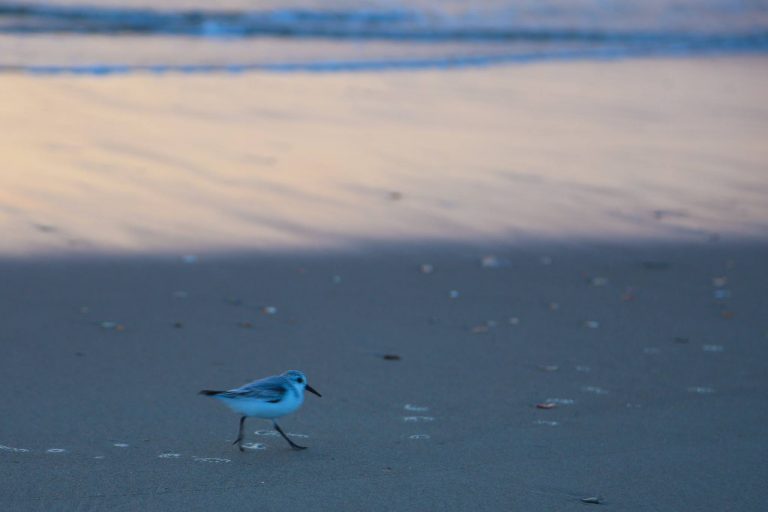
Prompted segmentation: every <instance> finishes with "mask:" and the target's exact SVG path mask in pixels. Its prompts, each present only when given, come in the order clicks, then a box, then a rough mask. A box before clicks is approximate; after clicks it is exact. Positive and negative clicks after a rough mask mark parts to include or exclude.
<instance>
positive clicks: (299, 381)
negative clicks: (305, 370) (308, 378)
mask: <svg viewBox="0 0 768 512" xmlns="http://www.w3.org/2000/svg"><path fill="white" fill-rule="evenodd" d="M296 382H298V383H299V384H304V379H302V378H301V377H299V378H298V379H296Z"/></svg>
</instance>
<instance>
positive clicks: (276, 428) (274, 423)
mask: <svg viewBox="0 0 768 512" xmlns="http://www.w3.org/2000/svg"><path fill="white" fill-rule="evenodd" d="M272 424H273V425H274V426H275V430H277V431H278V432H279V433H280V435H281V436H283V439H285V440H286V441H288V444H289V445H291V448H293V449H294V450H306V449H307V447H306V446H299V445H298V444H296V443H294V442H293V441H291V440H290V439H288V436H287V435H285V432H283V429H281V428H280V425H278V424H277V422H276V421H275V420H272Z"/></svg>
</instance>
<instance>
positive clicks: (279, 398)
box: [199, 370, 323, 452]
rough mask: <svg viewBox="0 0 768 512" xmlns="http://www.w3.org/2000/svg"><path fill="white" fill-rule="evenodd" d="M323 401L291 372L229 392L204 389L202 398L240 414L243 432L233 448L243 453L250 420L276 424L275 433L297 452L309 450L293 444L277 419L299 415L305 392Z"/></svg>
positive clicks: (304, 378) (302, 378)
mask: <svg viewBox="0 0 768 512" xmlns="http://www.w3.org/2000/svg"><path fill="white" fill-rule="evenodd" d="M305 389H306V390H307V391H309V392H310V393H314V394H315V395H317V396H319V397H322V396H323V395H321V394H320V393H318V392H317V390H316V389H314V388H313V387H312V386H310V385H309V383H308V382H307V376H306V375H304V373H303V372H300V371H298V370H288V371H287V372H285V373H283V374H281V375H272V376H271V377H266V378H263V379H259V380H255V381H253V382H249V383H248V384H245V385H243V386H240V387H239V388H235V389H230V390H229V391H214V390H211V389H203V390H202V391H200V392H199V394H200V395H204V396H212V397H214V398H216V399H218V400H220V401H221V402H223V403H224V404H225V405H226V406H227V407H229V408H230V409H232V410H233V411H235V412H236V413H238V414H240V429H239V430H238V433H237V439H235V442H234V443H232V444H236V445H237V447H238V448H239V449H240V451H241V452H244V451H245V449H244V448H243V426H244V425H245V420H246V418H261V419H266V420H272V425H273V426H274V427H275V430H276V431H277V432H278V433H279V434H280V435H281V436H283V439H285V440H286V441H288V444H289V445H291V448H293V449H294V450H305V449H306V448H307V447H306V446H300V445H298V444H296V443H294V442H293V441H291V440H290V439H289V438H288V436H287V435H285V432H283V429H281V428H280V425H278V424H277V421H275V419H276V418H279V417H281V416H285V415H286V414H290V413H292V412H294V411H296V410H297V409H298V408H299V407H301V404H302V403H303V402H304V390H305Z"/></svg>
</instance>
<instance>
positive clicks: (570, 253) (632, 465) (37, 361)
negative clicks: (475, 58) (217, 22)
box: [0, 58, 768, 512]
mask: <svg viewBox="0 0 768 512" xmlns="http://www.w3.org/2000/svg"><path fill="white" fill-rule="evenodd" d="M766 63H768V60H766V59H763V58H755V59H702V60H667V61H652V60H646V61H635V62H602V63H568V64H564V63H560V64H547V65H540V66H532V67H514V68H497V69H483V70H466V71H461V72H451V73H445V72H441V73H439V72H429V71H425V72H419V73H382V74H351V75H344V74H338V75H301V74H295V75H259V74H250V75H242V76H233V75H214V76H178V75H171V76H144V75H132V76H119V77H109V78H95V77H34V76H21V75H3V76H0V97H2V98H3V99H4V101H2V102H0V131H2V133H3V137H2V138H0V151H2V154H3V158H4V164H3V166H2V167H0V230H1V231H2V237H0V253H1V254H2V258H0V279H1V281H0V311H2V312H3V318H2V321H1V322H0V348H2V353H1V354H0V389H2V390H3V391H2V392H1V393H0V509H2V510H13V511H38V510H40V511H43V510H44V511H49V510H59V509H61V510H143V511H154V510H158V511H160V510H162V511H177V510H178V511H188V510H228V511H231V512H236V511H252V510H267V511H269V510H275V511H277V510H280V511H284V510H288V509H304V510H329V511H330V510H372V511H379V510H381V511H384V510H456V511H460V510H461V511H463V510H468V509H474V510H493V511H499V510H563V511H565V510H584V509H585V507H594V506H597V505H587V504H584V503H582V502H581V499H582V498H598V499H599V501H601V503H603V505H600V507H605V508H606V509H610V510H617V511H618V510H621V511H638V510H659V511H667V510H697V511H718V512H719V511H722V510H739V511H752V510H755V511H757V510H762V509H763V508H764V504H765V502H766V500H767V499H768V493H766V491H765V488H764V482H765V481H766V480H767V479H768V472H767V471H766V466H765V464H764V461H765V460H766V457H767V456H768V444H766V421H768V407H767V406H768V404H767V403H766V397H767V396H768V393H767V392H768V377H766V375H768V368H766V366H768V320H766V319H768V300H766V298H765V289H766V283H768V264H766V261H768V257H767V256H768V240H766V235H768V211H767V210H768V201H767V200H766V195H767V194H766V192H767V191H768V183H767V181H766V177H765V163H766V161H767V159H766V157H767V156H768V154H767V153H768V150H767V149H766V145H765V140H767V138H766V135H768V101H766V99H767V98H766V91H765V88H764V87H762V85H763V84H764V83H765V78H766V73H767V72H768V66H766ZM424 265H428V266H426V267H425V266H424ZM265 308H274V309H265ZM270 312H272V313H274V314H269V313H270ZM385 355H390V356H398V357H399V359H398V358H390V359H386V358H385V357H384V356H385ZM291 368H296V369H301V370H303V371H305V372H306V373H307V374H308V376H309V378H310V382H311V384H312V385H313V386H314V387H315V388H317V389H318V390H319V391H320V392H322V393H323V398H316V397H314V396H312V395H309V396H308V397H307V400H306V403H305V405H304V407H303V408H302V410H301V411H299V413H297V414H296V415H293V416H291V417H287V418H285V419H283V420H282V425H283V427H284V429H285V430H286V431H287V432H290V433H292V434H295V435H296V436H295V440H296V441H297V442H299V443H300V444H306V445H308V446H309V447H310V448H309V449H308V450H306V451H303V452H294V451H292V450H290V449H289V448H288V446H287V444H286V443H285V442H284V441H283V440H282V439H280V438H279V437H275V436H272V435H268V433H265V432H258V433H257V431H262V430H263V429H266V428H268V427H269V425H268V424H267V423H265V422H259V421H257V420H252V421H251V422H250V423H249V424H248V429H247V440H248V441H249V442H253V443H258V445H254V449H251V450H249V451H248V452H247V453H240V452H238V451H237V450H236V448H235V447H233V446H232V445H231V442H232V441H233V440H234V438H235V434H236V429H237V417H236V416H235V415H234V414H232V413H231V412H229V411H228V410H226V409H225V408H223V407H222V406H221V405H220V404H218V403H216V402H215V401H213V400H210V399H206V398H204V397H200V396H198V395H197V394H196V393H197V391H198V390H200V389H203V388H228V387H234V386H237V385H240V384H243V383H245V382H247V381H249V380H251V379H254V378H257V377H262V376H265V375H270V374H273V373H278V372H281V371H284V370H287V369H291ZM537 404H541V405H542V406H543V407H544V408H539V407H537ZM544 404H552V405H544ZM305 436H306V437H305Z"/></svg>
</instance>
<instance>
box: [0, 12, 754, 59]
mask: <svg viewBox="0 0 768 512" xmlns="http://www.w3.org/2000/svg"><path fill="white" fill-rule="evenodd" d="M767 51H768V0H642V1H640V0H480V1H471V2H470V1H458V0H411V1H403V0H356V1H351V0H349V1H345V0H324V1H297V0H282V1H271V0H265V1H257V0H220V1H212V0H207V1H203V0H151V1H150V0H47V1H43V0H40V1H38V0H26V1H24V0H16V1H14V0H0V69H2V70H5V71H19V70H22V71H32V72H48V73H54V72H86V73H113V72H130V71H151V72H166V71H186V72H206V71H229V72H238V71H244V70H249V69H266V70H283V71H291V70H310V71H311V70H314V71H333V70H350V69H380V68H414V67H446V66H467V65H491V64H501V63H514V62H530V61H536V60H544V59H605V58H630V57H639V56H649V55H702V54H707V55H709V54H743V53H763V52H767Z"/></svg>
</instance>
